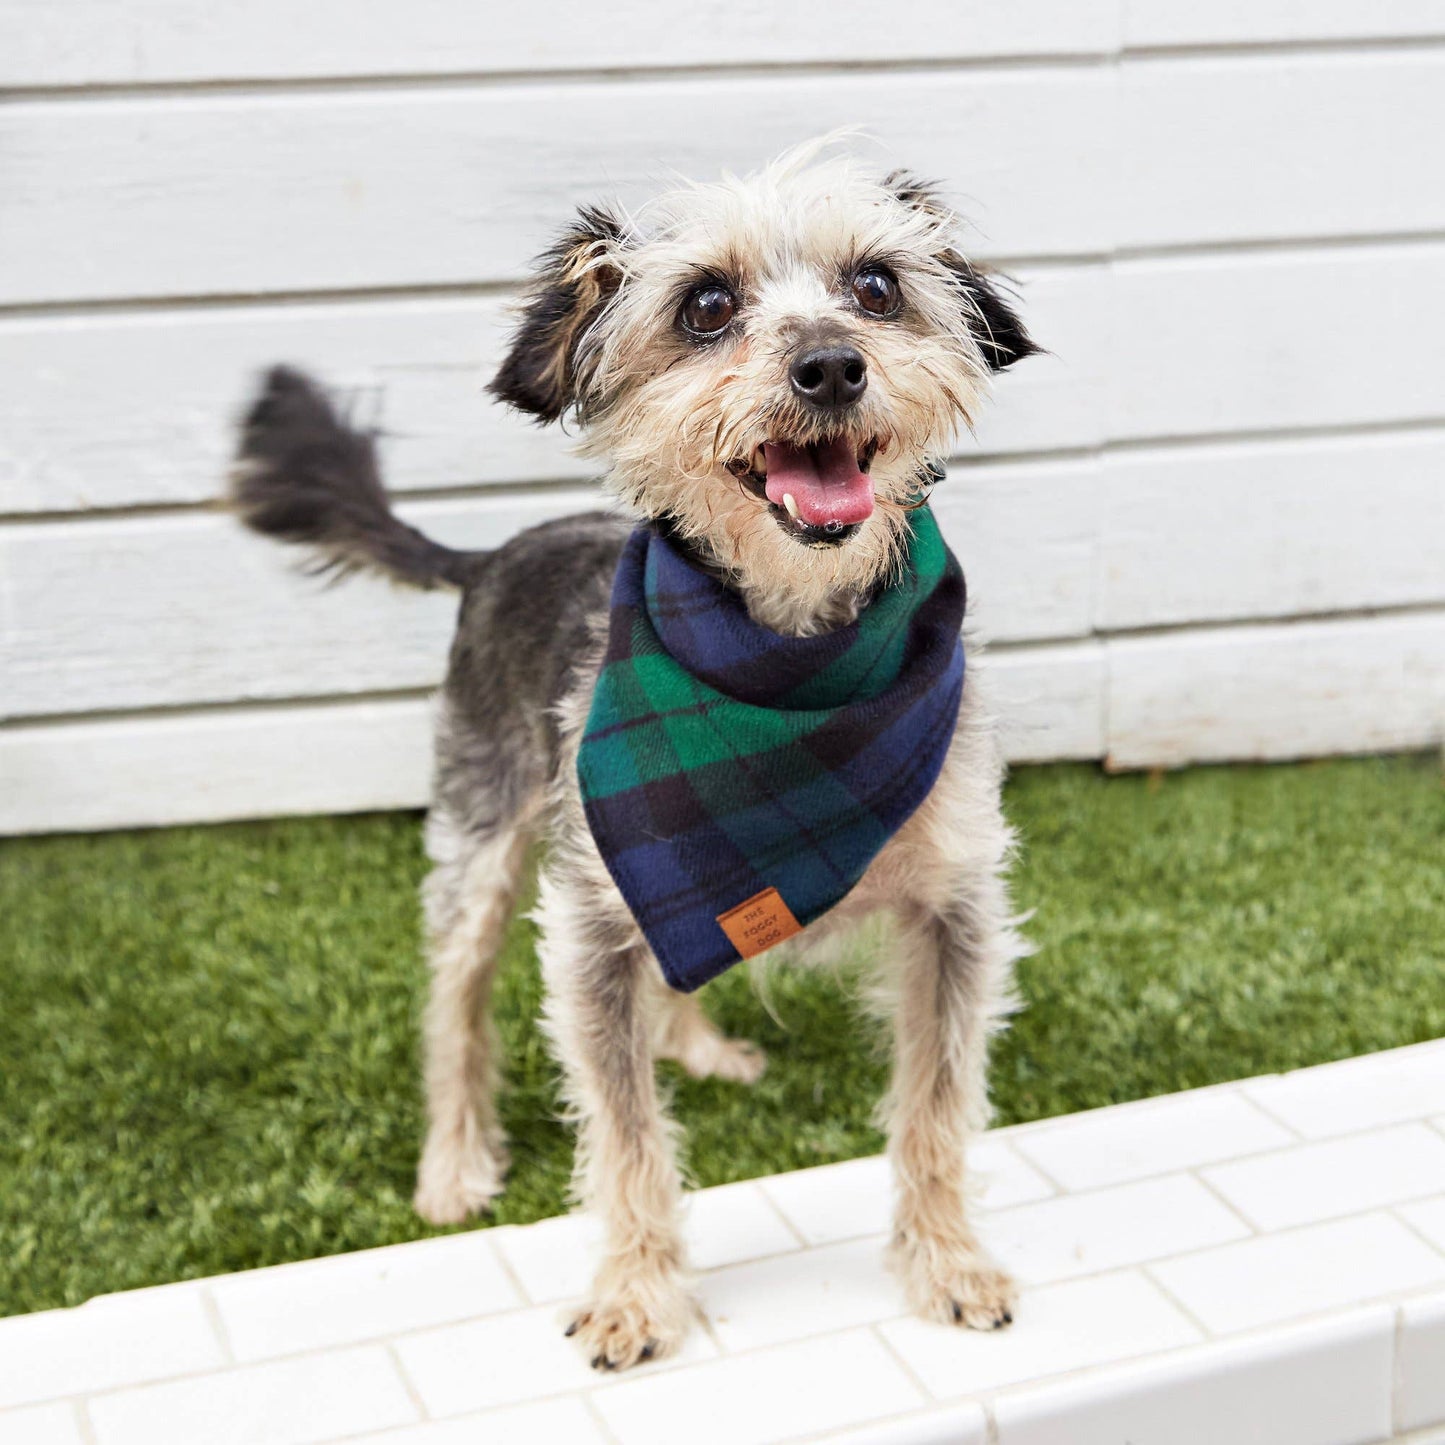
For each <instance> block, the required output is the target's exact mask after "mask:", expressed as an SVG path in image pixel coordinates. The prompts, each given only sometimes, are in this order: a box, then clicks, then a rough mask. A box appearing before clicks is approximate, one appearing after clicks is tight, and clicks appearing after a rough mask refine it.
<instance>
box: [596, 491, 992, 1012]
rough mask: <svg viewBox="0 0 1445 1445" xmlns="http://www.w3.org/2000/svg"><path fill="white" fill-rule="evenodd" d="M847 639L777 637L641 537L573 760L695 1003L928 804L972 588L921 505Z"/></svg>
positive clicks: (830, 896) (603, 844)
mask: <svg viewBox="0 0 1445 1445" xmlns="http://www.w3.org/2000/svg"><path fill="white" fill-rule="evenodd" d="M910 521H911V523H912V535H911V539H910V541H909V544H908V548H907V558H906V564H905V566H904V567H903V568H902V570H901V575H900V576H899V577H898V578H897V579H896V580H894V581H892V582H890V583H889V584H888V585H887V586H885V587H884V588H883V589H882V590H880V591H879V592H878V594H877V595H876V596H875V597H874V598H873V600H872V602H871V603H870V604H869V605H868V606H867V607H865V608H864V609H863V610H862V611H861V612H860V613H859V615H858V618H857V620H856V621H855V622H853V623H852V624H851V625H850V626H848V627H844V628H840V629H839V630H838V631H836V632H830V633H827V634H825V635H823V636H820V637H783V636H781V635H780V634H778V633H776V632H770V631H769V630H768V629H767V628H765V627H762V626H760V625H759V624H758V623H756V622H754V621H753V620H752V619H751V618H750V617H749V616H748V613H747V609H746V607H745V606H744V605H743V601H742V599H741V598H740V597H739V596H738V594H737V593H736V592H734V591H732V590H731V589H730V588H728V587H727V586H725V585H724V584H723V583H721V582H720V581H718V580H717V579H716V578H714V577H712V576H711V575H709V574H708V573H706V572H704V571H703V570H701V569H700V568H699V567H697V566H695V565H694V564H693V563H692V562H690V561H689V560H688V559H687V558H686V557H685V556H683V555H682V554H681V553H680V552H679V551H678V550H677V549H676V548H675V547H674V546H673V545H672V544H671V543H670V542H669V541H668V540H667V539H666V538H665V537H663V536H661V535H659V534H658V533H656V532H654V531H651V530H650V529H647V528H639V529H638V530H637V531H635V532H634V533H633V534H632V536H631V538H630V539H629V540H628V542H627V546H626V548H625V549H624V551H623V553H622V557H621V560H620V561H619V563H618V567H617V575H616V578H615V580H614V582H613V586H612V607H611V615H610V621H609V631H608V645H607V652H606V655H605V657H604V659H603V664H602V672H601V674H600V676H599V678H598V681H597V688H596V692H595V693H594V695H593V699H592V710H591V712H590V713H589V715H588V718H587V726H586V730H585V731H584V733H583V736H582V744H581V749H580V751H579V753H578V758H577V775H578V779H579V781H580V783H581V787H582V801H583V805H584V807H585V809H586V813H587V822H588V825H589V826H590V828H591V829H592V836H593V838H594V839H595V840H596V842H597V847H598V849H599V850H600V851H601V854H602V857H603V859H604V861H605V862H606V864H607V868H608V871H609V872H610V873H611V874H612V878H613V881H614V882H615V883H616V884H617V886H618V888H619V889H620V890H621V892H622V896H623V898H624V899H625V900H626V901H627V906H628V907H629V908H630V909H631V910H632V914H633V917H634V918H636V920H637V922H638V925H639V927H640V928H641V929H642V932H643V934H644V935H645V936H646V938H647V941H648V943H649V944H650V945H651V946H652V949H653V952H654V953H656V955H657V958H658V961H659V962H660V963H661V965H662V971H663V974H664V976H665V977H666V979H667V981H668V983H669V984H671V985H672V987H673V988H675V989H680V990H683V991H684V992H691V991H692V990H693V989H695V988H699V987H700V986H701V985H702V984H704V983H706V982H707V981H708V979H710V978H713V977H715V976H716V975H717V974H719V973H721V972H722V971H723V970H724V969H726V968H728V967H730V966H731V965H732V964H734V963H736V962H737V961H738V959H739V958H740V957H743V958H750V957H752V956H753V955H754V954H756V953H761V952H763V950H764V949H766V948H770V947H771V946H772V945H773V944H774V943H778V942H781V941H782V939H784V938H787V937H790V936H791V935H792V934H794V933H797V932H798V931H799V930H800V929H802V928H803V927H805V926H806V925H807V924H809V923H811V922H813V920H814V919H816V918H819V917H821V916H822V915H823V914H824V913H826V912H827V911H828V910H829V909H830V908H831V907H833V905H834V904H835V903H837V902H839V901H840V900H841V899H842V898H843V897H844V896H845V895H846V894H847V893H848V891H849V890H850V889H851V888H852V887H853V885H854V884H855V883H857V881H858V880H859V879H860V878H861V877H862V876H863V873H864V871H865V870H866V869H867V867H868V864H869V863H870V862H872V860H873V858H874V856H875V855H876V854H877V853H878V851H879V849H881V848H882V847H883V845H884V844H885V843H886V842H887V841H888V839H889V838H891V837H892V836H893V834H894V833H895V832H896V831H897V830H898V828H899V827H900V826H901V825H902V824H903V823H904V821H905V820H906V819H907V818H908V817H909V816H910V815H911V814H912V813H913V811H914V809H915V808H917V807H918V805H919V804H920V803H921V802H922V801H923V799H924V798H925V797H927V795H928V791H929V789H930V788H931V787H932V786H933V783H934V780H935V779H936V778H937V777H938V773H939V770H940V769H941V768H942V766H943V759H944V755H945V754H946V753H947V751H948V745H949V741H950V739H951V738H952V736H953V728H954V723H955V720H956V718H957V716H958V704H959V699H960V698H961V696H962V694H963V667H964V664H963V644H962V642H961V640H960V638H959V629H960V627H961V626H962V623H963V610H964V582H963V573H962V572H961V571H960V570H959V566H958V562H957V560H956V559H955V558H954V556H953V554H952V553H951V552H950V551H949V550H948V547H947V546H946V544H945V543H944V541H943V538H942V536H941V535H940V534H939V531H938V524H937V522H935V521H934V519H933V514H932V512H931V511H930V510H929V509H928V508H927V507H922V508H919V509H918V510H917V511H915V512H913V513H912V514H911V516H910Z"/></svg>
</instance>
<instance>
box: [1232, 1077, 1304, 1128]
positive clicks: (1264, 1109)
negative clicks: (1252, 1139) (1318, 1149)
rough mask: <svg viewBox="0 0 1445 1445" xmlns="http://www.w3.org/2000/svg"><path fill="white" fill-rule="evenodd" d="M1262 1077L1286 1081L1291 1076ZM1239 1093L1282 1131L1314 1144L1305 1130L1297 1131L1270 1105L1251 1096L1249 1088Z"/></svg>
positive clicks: (1248, 1080) (1247, 1080) (1251, 1081)
mask: <svg viewBox="0 0 1445 1445" xmlns="http://www.w3.org/2000/svg"><path fill="white" fill-rule="evenodd" d="M1262 1077H1264V1078H1266V1079H1284V1078H1288V1077H1289V1076H1288V1075H1287V1074H1265V1075H1263V1076H1262ZM1244 1082H1245V1083H1246V1084H1249V1083H1253V1082H1254V1081H1253V1080H1252V1079H1246V1080H1245V1081H1244ZM1239 1092H1240V1094H1241V1096H1242V1097H1243V1098H1244V1099H1245V1100H1246V1101H1247V1102H1248V1103H1250V1104H1252V1105H1254V1107H1255V1108H1256V1109H1258V1110H1259V1112H1260V1113H1261V1114H1263V1115H1264V1116H1265V1118H1266V1119H1270V1120H1272V1121H1273V1122H1274V1123H1276V1124H1278V1125H1279V1127H1280V1128H1281V1129H1283V1130H1285V1132H1286V1133H1289V1134H1293V1135H1294V1137H1295V1138H1296V1139H1298V1140H1299V1141H1300V1142H1301V1143H1306V1144H1307V1143H1312V1142H1313V1141H1312V1140H1311V1139H1310V1137H1309V1135H1307V1134H1306V1133H1304V1131H1303V1130H1301V1129H1296V1128H1295V1126H1294V1125H1293V1124H1291V1123H1290V1122H1289V1120H1288V1119H1285V1118H1283V1117H1281V1116H1280V1115H1279V1114H1276V1113H1275V1112H1274V1110H1273V1109H1271V1108H1270V1107H1269V1105H1268V1104H1263V1103H1261V1102H1260V1101H1259V1100H1258V1099H1257V1098H1255V1096H1254V1095H1253V1094H1251V1093H1250V1092H1249V1090H1248V1089H1247V1088H1241V1089H1240V1091H1239Z"/></svg>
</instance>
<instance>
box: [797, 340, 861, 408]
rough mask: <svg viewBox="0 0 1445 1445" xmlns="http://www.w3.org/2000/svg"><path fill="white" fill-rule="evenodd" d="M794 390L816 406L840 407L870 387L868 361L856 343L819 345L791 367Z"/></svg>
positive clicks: (849, 403)
mask: <svg viewBox="0 0 1445 1445" xmlns="http://www.w3.org/2000/svg"><path fill="white" fill-rule="evenodd" d="M788 374H789V376H790V378H791V380H792V383H793V390H794V391H795V392H797V393H798V395H799V396H801V397H802V398H803V400H804V401H806V402H808V403H809V404H810V405H812V406H816V407H821V408H823V409H825V410H827V411H839V410H841V409H842V408H843V407H845V406H852V405H853V403H854V402H855V401H857V400H858V398H859V397H860V396H862V395H863V393H864V391H866V390H867V388H868V363H867V362H866V361H864V360H863V353H862V352H861V351H859V350H857V349H856V348H855V347H852V346H815V347H813V348H811V349H810V350H808V351H805V352H804V353H803V354H802V355H801V356H799V357H798V358H797V359H796V360H795V361H794V362H793V365H792V369H791V370H790V371H789V373H788Z"/></svg>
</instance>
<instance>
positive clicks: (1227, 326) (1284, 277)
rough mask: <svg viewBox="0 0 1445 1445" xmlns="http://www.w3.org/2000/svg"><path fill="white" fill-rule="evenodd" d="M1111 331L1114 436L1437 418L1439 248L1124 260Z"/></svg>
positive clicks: (1444, 271) (1444, 252)
mask: <svg viewBox="0 0 1445 1445" xmlns="http://www.w3.org/2000/svg"><path fill="white" fill-rule="evenodd" d="M1442 189H1445V188H1442ZM1110 322H1111V326H1110V333H1109V345H1110V353H1109V354H1110V360H1109V362H1108V363H1107V373H1108V376H1109V414H1110V430H1111V434H1112V435H1113V436H1114V437H1115V438H1119V439H1124V438H1155V437H1171V436H1194V435H1200V434H1205V433H1216V432H1230V431H1236V432H1251V431H1273V430H1277V429H1284V428H1291V427H1339V426H1351V425H1360V424H1376V423H1380V422H1385V421H1404V420H1410V419H1425V418H1430V417H1439V416H1441V415H1442V401H1445V392H1442V388H1441V386H1440V345H1439V337H1440V335H1441V334H1442V331H1445V245H1441V244H1439V243H1425V242H1407V243H1397V244H1392V245H1380V246H1359V247H1339V248H1333V247H1331V248H1322V249H1320V250H1318V251H1277V252H1268V253H1262V254H1250V253H1244V254H1232V255H1216V256H1175V257H1168V258H1156V259H1149V260H1136V261H1130V262H1121V263H1119V264H1118V265H1117V266H1116V267H1115V271H1114V288H1113V292H1112V303H1111V307H1110Z"/></svg>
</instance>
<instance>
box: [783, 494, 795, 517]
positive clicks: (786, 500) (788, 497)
mask: <svg viewBox="0 0 1445 1445" xmlns="http://www.w3.org/2000/svg"><path fill="white" fill-rule="evenodd" d="M783 505H784V506H785V507H786V508H787V509H788V515H789V516H790V517H791V518H792V519H793V520H794V521H795V522H796V521H797V520H798V504H797V503H796V502H795V501H794V500H793V494H792V493H791V492H784V493H783Z"/></svg>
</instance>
